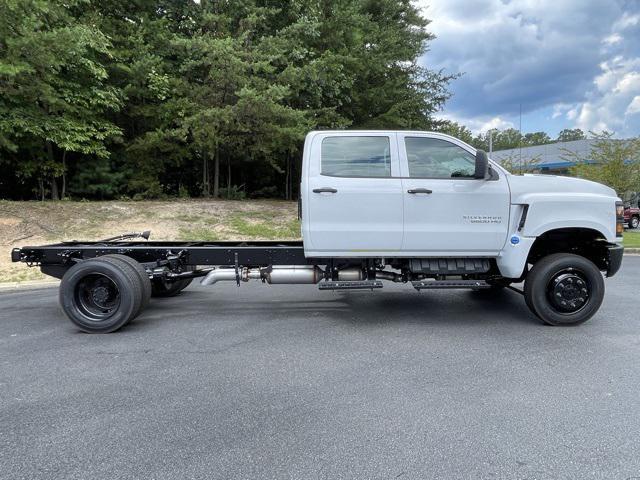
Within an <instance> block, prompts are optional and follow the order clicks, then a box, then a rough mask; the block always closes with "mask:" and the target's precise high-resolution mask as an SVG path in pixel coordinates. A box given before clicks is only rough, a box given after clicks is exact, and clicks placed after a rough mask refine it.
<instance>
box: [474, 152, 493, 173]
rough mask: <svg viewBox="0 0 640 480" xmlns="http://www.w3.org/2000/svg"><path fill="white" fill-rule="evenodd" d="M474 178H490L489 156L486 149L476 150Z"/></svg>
mask: <svg viewBox="0 0 640 480" xmlns="http://www.w3.org/2000/svg"><path fill="white" fill-rule="evenodd" d="M473 178H479V179H485V178H489V158H488V157H487V154H486V152H485V151H484V150H478V151H476V171H475V173H474V175H473Z"/></svg>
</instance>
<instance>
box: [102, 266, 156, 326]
mask: <svg viewBox="0 0 640 480" xmlns="http://www.w3.org/2000/svg"><path fill="white" fill-rule="evenodd" d="M122 257H124V258H129V257H126V256H124V255H119V254H110V255H103V256H101V257H99V258H100V259H102V260H104V261H105V262H109V263H113V264H116V265H119V266H120V267H121V268H124V269H125V270H128V271H129V272H131V273H133V275H134V278H135V279H136V280H137V284H138V288H139V289H140V306H139V307H138V310H137V311H136V313H135V314H134V315H133V317H132V318H131V319H132V320H133V319H134V318H136V317H137V316H138V315H140V312H142V310H143V309H144V307H146V306H147V305H148V303H149V301H148V300H147V301H146V302H145V295H146V291H145V285H144V283H143V281H144V280H145V278H144V277H141V276H140V273H139V272H138V269H137V268H136V267H135V266H133V265H132V264H131V263H130V262H128V261H126V260H124V259H123V258H122ZM147 281H148V279H147ZM149 289H151V285H149Z"/></svg>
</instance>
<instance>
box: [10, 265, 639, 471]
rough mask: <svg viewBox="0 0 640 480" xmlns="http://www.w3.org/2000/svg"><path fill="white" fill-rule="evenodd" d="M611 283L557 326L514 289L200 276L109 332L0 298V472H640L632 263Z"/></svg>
mask: <svg viewBox="0 0 640 480" xmlns="http://www.w3.org/2000/svg"><path fill="white" fill-rule="evenodd" d="M606 286H607V294H606V298H605V302H604V305H603V307H602V309H601V310H600V312H599V313H598V314H597V315H596V316H595V317H594V318H592V319H591V320H590V321H589V322H588V323H586V324H584V325H581V326H579V327H568V328H566V327H565V328H562V327H546V326H543V325H542V324H541V323H540V322H539V321H538V320H537V319H536V318H535V317H534V316H533V315H532V314H530V313H529V311H528V310H527V308H526V307H525V305H524V301H523V299H522V297H521V296H520V295H518V294H517V293H514V292H511V291H504V292H499V293H489V292H468V291H427V292H416V291H414V290H413V289H411V288H410V287H409V286H403V285H386V284H385V287H384V289H383V290H381V291H375V292H354V291H351V292H320V291H318V290H317V288H316V287H314V286H304V285H302V286H269V285H262V284H260V283H253V284H243V285H242V286H241V287H240V288H239V289H238V288H236V286H235V285H232V284H218V285H215V286H213V287H206V288H203V287H200V286H197V285H193V286H191V287H189V288H188V289H187V290H185V291H184V292H183V294H181V295H180V296H178V297H176V298H171V299H156V300H153V301H152V303H151V305H150V306H149V308H148V309H147V310H145V311H144V312H143V313H142V314H141V316H140V317H139V318H138V319H136V320H135V321H134V322H133V323H132V324H130V325H129V326H128V327H126V328H125V329H124V330H122V331H120V332H117V333H114V334H110V335H87V334H83V333H79V332H78V331H77V330H76V329H75V328H74V326H73V325H72V324H71V323H70V322H69V321H68V320H67V319H66V318H65V317H64V316H63V314H62V313H61V312H60V310H59V308H58V305H57V289H56V288H52V287H47V288H40V289H28V290H12V291H4V292H0V478H2V479H11V480H18V479H29V480H33V479H40V478H42V479H65V480H69V479H91V480H95V479H109V480H114V479H120V478H122V479H125V478H126V479H131V478H145V479H159V480H160V479H191V478H193V479H225V480H227V479H263V478H264V479H278V480H280V479H316V478H318V479H342V478H344V479H396V478H400V479H431V478H434V479H435V478H438V479H440V478H441V479H623V480H624V479H632V478H640V318H639V317H640V316H639V315H638V305H639V303H640V257H625V259H624V264H623V268H622V270H621V272H620V273H619V274H618V275H617V276H616V277H614V278H612V279H608V280H607V281H606Z"/></svg>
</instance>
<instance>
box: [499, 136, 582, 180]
mask: <svg viewBox="0 0 640 480" xmlns="http://www.w3.org/2000/svg"><path fill="white" fill-rule="evenodd" d="M593 141H594V140H591V139H585V140H574V141H572V142H557V143H548V144H546V145H536V146H535V147H522V148H511V149H509V150H498V151H495V152H493V153H492V154H491V159H492V160H494V161H496V162H498V163H499V164H501V165H503V166H504V167H505V168H506V169H507V170H509V171H510V172H512V173H520V172H521V171H525V172H534V173H551V174H556V175H558V174H560V175H563V174H567V173H568V171H569V167H572V166H573V165H575V164H576V161H575V159H573V158H569V157H571V155H568V152H573V153H575V154H577V155H579V157H580V158H588V157H589V154H590V152H591V144H592V142H593Z"/></svg>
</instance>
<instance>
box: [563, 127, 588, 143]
mask: <svg viewBox="0 0 640 480" xmlns="http://www.w3.org/2000/svg"><path fill="white" fill-rule="evenodd" d="M585 138H587V137H586V136H585V134H584V132H583V131H582V130H580V129H579V128H565V129H564V130H561V131H560V133H558V139H557V140H558V142H572V141H574V140H584V139H585Z"/></svg>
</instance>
